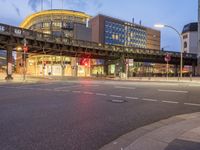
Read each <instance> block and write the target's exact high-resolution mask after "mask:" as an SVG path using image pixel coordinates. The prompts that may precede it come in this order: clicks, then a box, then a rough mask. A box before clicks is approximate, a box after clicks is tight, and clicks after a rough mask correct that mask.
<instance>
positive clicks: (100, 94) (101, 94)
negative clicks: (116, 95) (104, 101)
mask: <svg viewBox="0 0 200 150" xmlns="http://www.w3.org/2000/svg"><path fill="white" fill-rule="evenodd" d="M96 95H98V96H107V94H103V93H96Z"/></svg>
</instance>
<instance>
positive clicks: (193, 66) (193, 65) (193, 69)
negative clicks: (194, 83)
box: [192, 63, 196, 77]
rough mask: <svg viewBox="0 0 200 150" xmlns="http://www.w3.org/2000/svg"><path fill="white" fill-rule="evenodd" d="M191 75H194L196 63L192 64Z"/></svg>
mask: <svg viewBox="0 0 200 150" xmlns="http://www.w3.org/2000/svg"><path fill="white" fill-rule="evenodd" d="M192 76H193V77H194V76H196V65H195V63H193V64H192Z"/></svg>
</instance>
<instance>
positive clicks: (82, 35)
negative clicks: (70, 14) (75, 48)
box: [74, 24, 92, 41]
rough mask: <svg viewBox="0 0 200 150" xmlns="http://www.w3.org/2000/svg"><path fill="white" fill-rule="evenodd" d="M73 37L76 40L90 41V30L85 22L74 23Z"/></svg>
mask: <svg viewBox="0 0 200 150" xmlns="http://www.w3.org/2000/svg"><path fill="white" fill-rule="evenodd" d="M74 38H75V39H77V40H84V41H92V30H91V28H87V27H86V25H85V24H74Z"/></svg>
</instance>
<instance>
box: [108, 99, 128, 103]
mask: <svg viewBox="0 0 200 150" xmlns="http://www.w3.org/2000/svg"><path fill="white" fill-rule="evenodd" d="M111 102H113V103H124V102H126V101H125V100H120V99H112V100H111Z"/></svg>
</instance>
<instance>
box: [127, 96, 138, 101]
mask: <svg viewBox="0 0 200 150" xmlns="http://www.w3.org/2000/svg"><path fill="white" fill-rule="evenodd" d="M126 98H127V99H134V100H137V99H139V98H138V97H126Z"/></svg>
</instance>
